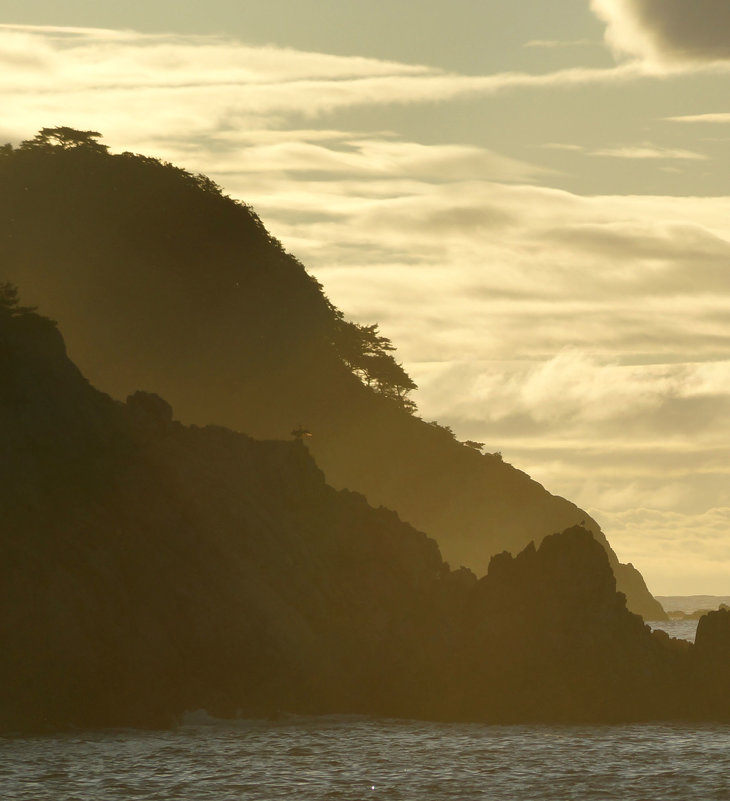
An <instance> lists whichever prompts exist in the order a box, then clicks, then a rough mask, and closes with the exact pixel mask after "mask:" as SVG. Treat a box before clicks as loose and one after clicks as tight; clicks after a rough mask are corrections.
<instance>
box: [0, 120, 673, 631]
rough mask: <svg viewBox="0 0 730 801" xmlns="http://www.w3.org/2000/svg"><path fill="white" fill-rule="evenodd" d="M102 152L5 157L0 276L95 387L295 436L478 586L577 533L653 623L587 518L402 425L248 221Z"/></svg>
mask: <svg viewBox="0 0 730 801" xmlns="http://www.w3.org/2000/svg"><path fill="white" fill-rule="evenodd" d="M59 131H60V133H59ZM97 138H98V137H97V136H96V135H93V134H91V135H89V134H88V133H79V132H74V131H71V130H70V129H58V130H57V131H56V132H55V133H54V132H53V131H50V132H49V131H46V132H45V133H42V134H41V135H39V136H38V137H36V138H35V139H33V140H29V142H28V143H26V144H25V145H24V146H23V147H21V148H19V149H15V150H13V149H12V148H10V147H8V146H6V147H5V148H4V149H3V150H2V151H0V264H2V265H3V277H4V278H7V279H8V280H12V281H13V282H15V283H16V284H17V285H18V286H20V287H21V289H22V291H23V294H24V296H25V297H26V298H27V299H28V301H29V302H32V303H35V304H38V305H40V306H41V307H42V308H43V310H44V311H45V312H47V313H48V314H51V315H52V316H53V317H54V318H56V319H57V320H59V322H60V323H61V324H62V326H63V329H64V332H65V334H66V336H67V338H68V342H69V349H70V352H71V353H72V355H73V357H74V360H75V361H76V362H77V363H78V364H79V365H80V366H81V367H82V369H83V370H84V372H85V374H87V375H88V376H89V377H90V378H91V380H92V381H93V382H94V384H95V385H97V386H99V387H100V388H102V389H103V390H105V391H106V392H109V393H110V394H111V395H113V396H115V397H125V396H126V395H127V394H128V393H129V392H132V391H133V390H135V389H136V388H138V387H144V388H146V389H150V390H154V391H156V392H160V393H161V394H162V395H163V396H164V397H166V398H168V399H169V400H170V401H171V402H172V403H173V404H174V406H175V409H176V411H177V413H178V414H179V415H180V417H181V419H182V420H184V421H186V422H196V423H199V424H205V423H209V422H215V423H219V424H222V425H226V426H229V427H231V428H234V429H237V430H240V431H246V432H247V433H249V434H251V435H253V436H256V437H261V438H276V439H282V438H286V437H288V436H289V433H290V432H291V430H292V429H293V428H294V427H295V426H297V425H298V424H300V423H301V424H303V425H304V426H305V427H306V428H307V429H308V430H309V431H311V432H312V434H313V436H312V438H311V440H310V441H309V446H310V448H311V450H312V452H313V454H314V456H315V458H316V460H317V463H318V464H319V465H320V466H321V467H322V469H323V470H324V472H325V474H326V476H327V479H328V481H329V482H330V483H331V484H332V485H334V486H336V487H340V488H345V487H346V488H349V489H352V490H357V491H359V492H362V493H363V494H365V495H366V496H367V498H368V500H369V501H370V502H371V503H373V504H374V505H381V504H382V505H384V506H387V507H389V508H393V509H396V510H397V511H398V513H399V514H400V515H401V516H402V517H403V518H404V519H406V520H408V521H409V522H410V523H412V524H413V525H414V526H416V527H417V528H419V529H422V530H424V531H426V532H427V533H428V534H429V535H431V536H433V537H435V538H436V539H437V540H438V542H439V545H440V547H441V548H442V551H443V553H444V554H445V556H446V558H447V559H448V560H449V561H450V562H451V563H453V564H454V565H460V564H465V565H467V566H468V567H470V568H472V569H474V570H475V571H476V572H477V573H480V574H481V573H483V572H484V571H485V570H486V568H487V565H488V564H489V559H490V557H491V556H492V555H493V554H495V553H498V552H500V551H502V550H505V549H507V550H510V551H513V552H515V551H517V550H520V549H521V548H523V547H524V546H526V545H527V544H528V543H529V542H530V541H532V540H537V541H539V540H540V539H541V538H542V537H543V536H545V535H546V534H549V533H551V532H553V531H556V530H561V529H563V528H566V527H568V526H571V525H575V524H577V523H580V522H582V521H583V522H584V524H585V526H586V527H588V528H590V530H591V531H593V533H594V535H595V536H596V538H597V539H598V541H599V542H601V544H602V545H603V546H604V548H605V549H606V551H607V553H608V555H609V559H610V561H611V565H612V567H613V570H614V573H615V575H616V577H617V581H618V585H619V588H620V589H621V590H622V591H623V592H625V593H626V595H627V597H628V600H629V605H630V607H631V608H632V609H633V610H634V611H637V612H639V613H641V614H643V615H644V616H645V617H646V618H647V619H661V618H662V617H663V616H664V612H663V610H662V609H661V607H660V606H659V604H657V603H656V602H655V601H654V600H653V599H652V598H651V596H650V595H649V593H648V591H647V589H646V586H645V584H644V582H643V579H642V578H641V575H640V574H639V573H638V571H636V570H635V569H634V568H633V567H632V566H631V565H619V563H618V560H617V558H616V556H615V554H614V553H613V551H612V550H611V548H610V546H609V545H608V543H607V541H606V540H605V537H604V536H603V534H602V532H601V531H600V528H599V526H598V524H597V523H596V522H595V521H593V520H592V519H591V518H590V517H588V515H586V513H585V512H584V511H582V510H580V509H578V508H577V507H576V506H575V505H574V504H572V503H570V502H569V501H566V500H565V499H563V498H559V497H555V496H553V495H550V494H549V493H548V492H547V491H546V490H545V489H544V488H543V487H542V486H540V485H539V484H537V483H536V482H534V481H532V480H531V479H530V478H529V477H528V476H527V475H525V474H524V473H522V472H520V471H519V470H516V469H514V468H513V467H511V466H510V465H507V464H504V463H503V462H502V461H501V459H499V458H498V457H497V456H495V455H492V454H484V455H482V454H480V453H479V452H477V451H476V450H474V449H472V448H469V447H466V446H464V445H461V444H460V443H458V442H457V441H455V440H454V438H453V437H452V436H451V434H450V433H449V432H448V431H446V430H444V429H443V428H441V427H439V426H434V425H431V424H428V423H425V422H424V421H422V420H420V419H419V418H418V417H416V416H414V415H413V414H412V413H411V412H412V411H413V410H412V404H411V403H410V401H409V399H408V391H409V389H410V387H411V386H412V382H410V379H408V377H407V375H406V374H405V373H404V372H403V370H402V368H401V367H400V366H399V365H398V363H397V362H396V361H395V359H394V358H393V356H392V353H391V348H390V344H389V343H388V341H387V340H384V339H383V338H381V337H379V336H378V333H377V329H375V328H373V327H371V326H357V325H353V324H352V323H348V322H347V321H346V320H344V318H343V317H342V315H341V314H340V313H339V312H338V311H337V310H336V309H335V308H334V307H333V306H332V304H331V303H330V302H329V301H328V300H327V298H326V296H325V295H324V294H323V292H322V290H321V287H320V286H319V285H318V284H317V282H316V281H315V280H314V279H312V278H311V277H310V276H309V275H308V274H307V273H306V271H305V270H304V268H303V267H302V265H301V264H300V263H299V262H298V261H297V260H296V259H295V258H293V257H292V256H291V255H289V254H287V253H286V252H285V251H284V250H283V249H282V248H281V246H280V245H279V243H278V242H277V241H276V240H274V239H272V237H271V236H270V235H269V234H268V233H267V231H266V229H265V228H264V226H263V224H262V223H261V221H260V220H259V218H258V217H257V216H256V215H255V214H254V212H253V211H252V210H251V209H250V208H248V207H246V206H244V205H242V204H240V203H236V202H234V201H232V200H231V199H229V198H227V197H225V196H224V195H222V194H221V192H220V191H219V189H218V188H217V187H216V186H215V185H214V184H212V182H210V181H209V180H208V179H206V178H204V177H202V176H193V175H190V174H189V173H186V172H184V171H182V170H180V169H177V168H175V167H173V166H172V165H168V164H162V163H160V162H158V161H156V160H154V159H150V158H145V157H143V156H137V155H133V154H129V153H125V154H121V155H114V156H113V155H109V154H108V153H107V152H106V150H105V148H104V147H103V146H101V145H99V144H98V142H97V141H96V140H97Z"/></svg>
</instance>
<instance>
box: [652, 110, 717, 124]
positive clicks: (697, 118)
mask: <svg viewBox="0 0 730 801" xmlns="http://www.w3.org/2000/svg"><path fill="white" fill-rule="evenodd" d="M664 119H666V120H669V121H670V122H709V123H721V124H727V123H730V112H714V113H709V114H686V115H684V116H681V117H665V118H664Z"/></svg>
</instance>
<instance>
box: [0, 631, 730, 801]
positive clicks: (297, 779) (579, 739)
mask: <svg viewBox="0 0 730 801" xmlns="http://www.w3.org/2000/svg"><path fill="white" fill-rule="evenodd" d="M673 623H682V624H684V625H685V628H684V629H682V632H680V631H679V630H678V629H677V627H676V626H673ZM651 625H652V626H653V627H662V628H665V630H668V631H669V633H670V634H671V635H672V636H678V635H680V634H683V635H686V636H687V638H688V639H690V638H691V637H693V636H694V627H696V621H674V622H670V623H661V624H660V623H652V624H651ZM685 629H686V630H685ZM134 799H144V800H145V801H249V800H250V801H259V800H260V801H277V799H297V800H298V801H310V800H311V801H319V800H320V799H340V800H341V801H361V800H362V799H367V800H368V801H378V799H382V800H384V799H387V800H388V801H390V800H391V799H392V801H442V800H445V799H449V801H470V800H471V799H480V801H553V800H554V801H567V800H568V799H575V800H576V801H598V800H599V799H604V800H609V801H610V800H612V799H616V801H665V800H666V801H671V800H676V801H730V725H713V724H705V725H695V724H682V723H674V724H667V723H646V724H636V725H625V726H609V725H606V726H548V725H539V726H534V725H533V726H489V725H486V724H476V723H468V724H467V723H460V724H456V723H454V724H444V723H429V722H422V721H408V720H391V719H383V718H359V717H357V718H352V717H341V716H337V717H319V718H300V717H292V718H285V719H281V720H275V721H245V720H243V721H220V720H214V719H212V718H210V717H209V716H208V715H207V714H205V713H204V712H198V713H193V714H190V715H187V716H186V719H185V721H184V722H183V724H182V725H181V726H179V727H178V728H176V729H174V730H171V731H159V732H145V731H133V730H115V731H102V732H75V733H66V734H60V735H55V736H36V737H4V738H0V801H134Z"/></svg>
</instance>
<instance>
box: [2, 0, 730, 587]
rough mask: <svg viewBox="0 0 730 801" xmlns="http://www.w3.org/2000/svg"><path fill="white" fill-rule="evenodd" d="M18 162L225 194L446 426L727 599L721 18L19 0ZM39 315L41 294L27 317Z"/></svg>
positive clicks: (415, 5)
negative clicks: (79, 154) (72, 132)
mask: <svg viewBox="0 0 730 801" xmlns="http://www.w3.org/2000/svg"><path fill="white" fill-rule="evenodd" d="M0 22H2V23H4V25H3V26H2V27H0V66H1V67H2V70H1V71H0V100H1V101H2V108H3V113H2V115H1V116H0V140H2V141H13V142H17V141H19V140H20V139H23V138H28V137H29V136H31V135H32V134H34V133H35V131H36V130H37V129H39V128H40V127H42V126H52V125H71V126H74V127H81V128H93V129H96V130H99V131H102V132H103V133H104V135H105V141H106V142H107V143H108V144H110V145H111V146H112V149H113V150H134V151H138V152H143V153H146V154H150V155H157V156H160V157H163V158H166V159H170V160H172V161H174V162H175V163H177V164H180V165H181V166H184V167H187V168H188V169H190V170H193V171H201V172H206V173H208V174H210V175H212V177H213V178H214V179H215V180H216V181H218V183H220V184H221V185H222V186H223V187H224V188H225V189H226V190H227V191H228V192H229V193H230V194H232V195H233V196H235V197H240V198H242V199H244V200H245V201H247V202H249V203H251V204H252V205H253V206H254V208H255V209H256V210H257V211H258V212H259V214H260V215H261V217H262V218H263V220H264V222H265V223H266V225H267V226H268V227H269V229H270V230H271V231H272V232H273V233H274V234H275V235H276V236H278V237H279V238H280V239H281V240H282V241H283V243H284V244H285V246H286V247H287V248H288V249H289V250H291V251H292V252H293V253H295V255H297V256H298V257H299V258H300V259H301V260H302V261H303V262H304V263H305V265H307V266H308V268H309V269H310V270H311V271H312V272H313V273H314V274H315V275H316V276H317V278H319V280H320V281H322V283H323V284H324V286H325V289H326V291H327V293H328V294H329V296H330V297H331V298H332V300H333V301H334V302H335V303H336V304H337V305H338V306H340V307H341V308H342V309H343V310H345V311H346V312H347V313H348V314H349V315H351V316H352V317H354V318H355V319H358V320H362V321H366V322H375V321H379V322H380V323H381V328H382V330H383V331H384V333H385V334H386V335H388V336H390V337H391V338H392V339H393V341H394V342H395V343H396V344H397V345H398V347H399V357H400V358H401V359H402V360H403V361H404V363H405V365H406V367H407V369H408V370H409V372H410V373H411V374H412V375H413V377H414V378H415V379H416V381H417V382H418V383H419V385H420V386H421V389H420V390H419V393H418V396H417V398H416V400H417V401H418V403H419V406H420V409H421V413H422V416H423V417H424V418H425V419H433V418H437V419H438V420H439V421H440V422H442V423H445V424H449V425H451V426H452V427H453V428H454V431H455V432H456V434H457V436H458V437H459V438H462V439H466V438H470V439H477V440H480V441H484V442H486V443H487V449H488V450H490V451H496V450H499V451H502V452H503V454H504V458H505V459H506V460H507V461H509V462H512V463H513V464H515V465H516V466H518V467H520V468H521V469H523V470H525V471H526V472H528V473H530V474H531V475H532V476H533V477H535V478H536V479H538V480H539V481H541V482H542V483H543V484H545V486H546V487H547V488H548V489H549V490H550V491H552V492H554V493H557V494H561V495H565V496H567V497H569V498H570V499H571V500H574V501H575V502H577V503H578V504H580V505H581V506H583V507H585V508H586V509H587V510H588V511H589V512H590V513H591V514H593V515H594V516H595V517H596V518H597V519H598V520H599V522H601V524H602V525H603V528H604V530H605V532H606V534H607V535H608V537H609V539H610V541H611V543H612V544H613V546H614V547H615V549H616V551H617V552H618V554H619V556H620V558H621V559H622V560H623V561H631V562H634V563H635V564H636V565H637V566H638V567H639V568H640V569H641V570H642V572H643V573H644V575H645V577H646V578H647V581H648V583H649V586H650V589H651V590H652V591H653V592H655V593H658V594H682V593H685V594H689V593H717V594H730V485H729V482H728V473H729V472H730V414H729V411H730V348H729V345H730V191H729V190H728V178H730V91H729V89H730V3H729V2H728V0H555V1H554V2H550V3H548V2H546V0H521V2H519V3H515V2H513V0H449V2H446V1H445V0H438V1H437V0H387V2H385V1H384V0H369V2H367V3H365V2H356V0H350V1H349V2H348V1H347V0H237V1H235V2H234V0H207V2H205V3H190V4H181V3H180V2H171V1H168V0H146V2H136V1H133V0H127V2H125V3H117V2H114V3H112V2H105V0H96V1H95V2H87V1H86V0H77V1H76V2H73V1H72V0H65V1H64V2H63V3H59V2H58V0H38V1H37V2H34V0H22V2H21V1H20V0H19V1H18V2H11V1H10V0H0ZM21 289H22V288H21Z"/></svg>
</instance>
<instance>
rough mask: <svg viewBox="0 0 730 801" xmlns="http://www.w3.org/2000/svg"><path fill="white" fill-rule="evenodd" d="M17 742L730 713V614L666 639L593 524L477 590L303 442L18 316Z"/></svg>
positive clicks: (502, 568) (0, 567)
mask: <svg viewBox="0 0 730 801" xmlns="http://www.w3.org/2000/svg"><path fill="white" fill-rule="evenodd" d="M0 446H1V447H0V454H1V458H0V508H2V512H3V514H2V518H0V552H1V554H2V558H1V559H0V730H2V731H17V730H38V729H44V728H62V727H67V726H161V725H169V724H171V723H173V722H174V721H175V720H176V718H177V717H178V716H179V715H181V714H182V713H183V712H184V711H185V710H187V709H197V708H205V709H207V710H209V711H210V712H211V713H213V714H217V715H235V714H245V715H270V714H276V713H278V712H297V713H332V712H346V713H368V714H379V715H394V716H410V717H429V718H439V719H460V720H470V719H473V720H487V721H495V722H496V721H502V722H506V721H535V720H543V721H548V720H571V721H577V720H591V721H600V720H604V721H612V720H641V719H657V718H674V717H688V716H694V717H705V718H708V719H709V718H716V717H720V718H723V719H729V718H730V711H729V710H728V707H727V702H726V701H723V703H716V698H717V697H718V694H721V693H722V691H723V687H724V674H725V671H726V669H727V664H728V643H729V642H730V621H729V620H728V618H730V613H719V612H718V613H713V614H712V615H710V616H708V618H706V619H703V621H701V623H700V627H699V628H698V635H697V637H698V640H697V642H698V644H697V646H696V647H695V648H694V649H693V647H692V646H690V645H689V644H688V643H683V642H679V641H676V640H670V639H669V638H668V637H666V635H657V634H652V633H651V632H650V631H649V629H648V627H646V626H645V625H644V624H643V623H642V621H641V619H640V618H639V617H638V616H636V615H633V614H631V613H630V612H628V611H627V610H626V606H625V600H624V597H623V596H622V595H621V594H617V593H616V591H615V578H614V576H613V573H612V570H611V567H610V565H609V561H608V559H607V557H606V553H605V550H604V549H603V548H602V547H601V545H600V544H598V543H597V542H596V541H595V539H594V538H593V537H592V536H591V534H590V533H589V532H587V531H585V530H583V529H580V528H572V529H569V530H567V531H565V532H564V533H562V534H556V535H554V536H549V537H547V538H545V539H544V540H543V541H542V543H541V544H540V546H539V547H537V548H535V546H529V547H528V548H526V549H525V550H524V551H522V552H521V553H520V554H518V555H517V556H516V557H512V556H510V555H509V554H506V553H505V554H502V555H499V556H496V557H494V558H493V560H492V562H491V565H490V568H489V572H488V574H487V575H486V576H485V577H484V578H482V579H480V580H477V579H476V578H475V577H474V576H473V575H472V574H471V573H470V572H469V571H467V570H458V571H451V570H450V569H449V568H448V566H447V565H446V564H445V563H444V562H443V561H442V559H441V556H440V553H439V550H438V548H437V546H436V544H435V542H434V541H433V540H431V539H429V538H428V537H426V535H424V534H422V533H420V532H418V531H416V530H415V529H413V528H412V527H411V526H409V525H407V524H405V523H403V522H402V521H401V520H400V519H399V518H398V516H397V515H396V514H395V513H393V512H391V511H388V510H386V509H383V508H380V509H374V508H372V507H370V506H369V505H368V504H367V502H366V501H365V499H364V498H363V497H362V496H360V495H358V494H356V493H352V492H348V491H336V490H334V489H332V488H331V487H330V486H328V485H327V484H326V483H325V480H324V476H323V474H322V473H321V471H320V470H319V469H318V467H317V466H316V464H315V462H314V461H313V459H312V458H311V456H310V454H309V452H308V451H307V449H306V447H305V446H304V445H303V444H302V443H301V442H298V441H291V442H283V441H268V442H262V441H256V440H253V439H251V438H250V437H247V436H245V435H242V434H236V433H233V432H231V431H228V430H226V429H223V428H216V427H207V428H196V427H185V426H182V425H181V424H179V423H177V422H175V421H174V420H173V419H172V412H171V410H170V408H169V406H168V405H167V404H166V403H165V402H164V401H162V400H161V399H160V398H157V397H156V396H154V395H152V394H149V393H138V394H136V395H134V396H131V397H130V398H129V400H128V402H127V403H126V404H121V403H118V402H115V401H113V400H112V399H110V398H109V397H108V396H105V395H103V394H101V393H99V392H97V391H96V390H95V389H94V388H93V387H91V386H90V385H89V384H88V382H87V381H86V380H85V379H84V378H83V377H82V375H81V374H80V373H79V371H78V370H77V369H76V367H75V366H74V365H73V364H72V363H71V362H70V361H69V360H68V358H67V357H66V355H65V350H64V344H63V340H62V338H61V336H60V334H59V332H58V331H57V329H56V328H55V326H54V325H53V324H51V323H50V322H49V321H47V320H44V319H43V318H40V317H38V316H36V315H34V314H28V313H24V314H21V315H15V316H8V315H5V316H3V315H2V314H0Z"/></svg>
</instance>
